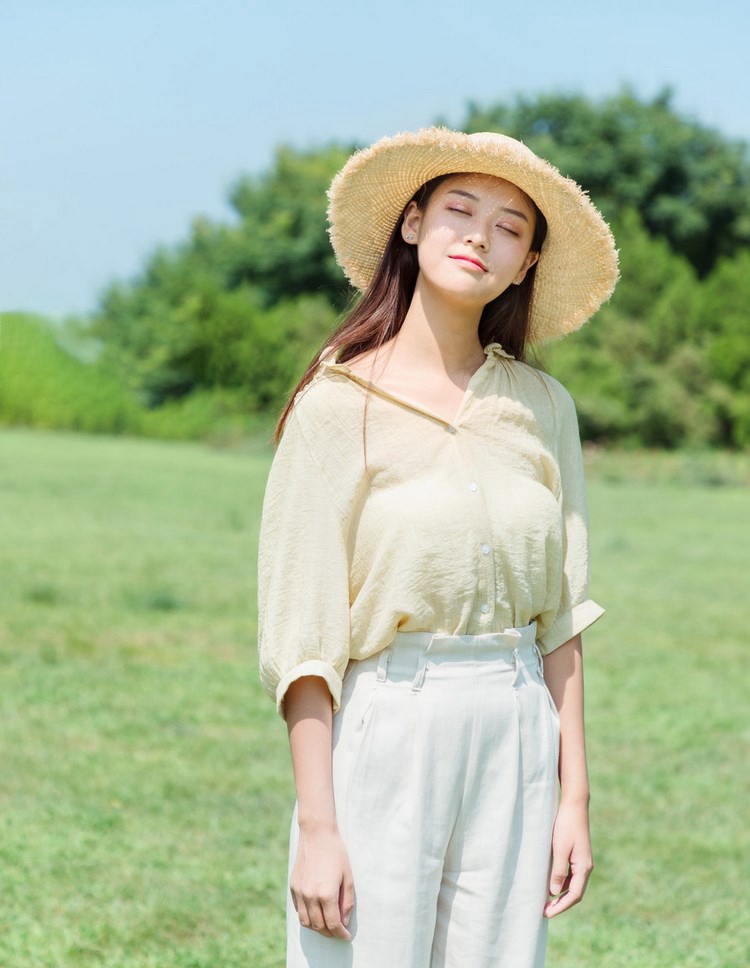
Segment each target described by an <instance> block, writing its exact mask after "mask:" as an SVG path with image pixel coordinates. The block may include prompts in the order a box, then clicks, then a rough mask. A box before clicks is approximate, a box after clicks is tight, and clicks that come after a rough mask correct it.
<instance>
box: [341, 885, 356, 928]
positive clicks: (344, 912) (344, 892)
mask: <svg viewBox="0 0 750 968" xmlns="http://www.w3.org/2000/svg"><path fill="white" fill-rule="evenodd" d="M339 910H340V912H341V923H342V924H343V925H344V927H347V928H348V927H349V919H350V918H351V916H352V911H353V910H354V881H353V880H352V877H351V874H349V873H347V874H344V878H343V880H342V881H341V890H340V891H339Z"/></svg>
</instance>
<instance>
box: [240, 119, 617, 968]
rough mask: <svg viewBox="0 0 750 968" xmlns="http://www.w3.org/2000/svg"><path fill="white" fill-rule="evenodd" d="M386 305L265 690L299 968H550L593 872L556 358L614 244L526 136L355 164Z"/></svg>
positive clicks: (273, 538)
mask: <svg viewBox="0 0 750 968" xmlns="http://www.w3.org/2000/svg"><path fill="white" fill-rule="evenodd" d="M329 218H330V223H331V229H330V233H331V240H332V243H333V247H334V250H335V253H336V256H337V259H338V261H339V263H340V265H341V266H342V267H343V268H344V271H345V272H346V274H347V276H348V277H349V279H350V280H351V281H352V282H353V284H354V285H355V286H356V287H357V288H358V289H360V290H362V292H363V296H362V298H361V300H360V301H359V303H358V304H357V306H356V307H355V309H354V310H353V311H352V312H351V313H350V315H349V316H348V318H347V319H346V320H345V321H344V322H343V324H342V325H341V326H340V327H339V328H338V329H337V331H336V332H335V333H334V334H333V335H332V336H331V337H330V339H329V340H328V341H327V345H326V347H325V348H324V349H323V350H322V351H321V352H320V354H318V356H317V357H316V358H315V359H314V360H313V362H312V363H311V365H310V367H309V368H308V370H307V372H306V373H305V374H304V376H303V378H302V379H301V380H300V383H299V385H298V386H297V388H296V389H295V391H294V393H293V394H292V396H291V397H290V401H289V403H288V404H287V406H286V408H285V410H284V412H283V413H282V415H281V418H280V421H279V426H278V428H277V443H278V448H277V451H276V454H275V458H274V461H273V465H272V468H271V472H270V475H269V479H268V485H267V490H266V496H265V501H264V506H263V518H262V525H261V536H260V554H259V606H260V608H259V628H260V634H259V651H260V663H261V677H262V681H263V683H264V685H265V687H266V689H267V691H268V692H269V694H270V695H271V696H272V697H273V698H274V699H275V701H276V704H277V708H278V710H279V712H280V713H281V715H282V716H284V717H285V719H286V721H287V725H288V730H289V737H290V744H291V753H292V761H293V768H294V779H295V784H296V790H297V805H296V807H295V812H294V816H293V819H292V830H291V843H290V853H289V858H290V866H289V878H290V880H289V884H290V891H289V897H288V901H289V907H288V912H287V913H288V916H287V923H288V945H287V965H288V966H290V968H344V966H348V968H467V966H471V968H500V966H502V968H539V966H541V965H543V963H544V953H545V944H546V924H547V919H548V918H550V917H553V916H555V915H556V914H559V913H561V912H562V911H565V910H566V909H568V908H569V907H571V906H572V905H573V904H575V903H577V902H578V901H579V900H580V899H581V896H582V895H583V892H584V890H585V888H586V883H587V880H588V877H589V874H590V872H591V869H592V857H591V847H590V840H589V824H588V800H589V787H588V779H587V771H586V757H585V749H584V731H583V679H582V655H581V632H582V631H583V630H584V629H585V628H587V627H588V626H589V625H590V624H591V623H592V622H594V621H595V620H596V619H597V618H598V617H599V616H600V615H601V613H602V609H601V608H600V607H599V606H598V605H597V604H596V603H595V602H593V601H592V600H591V599H589V598H588V559H587V525H586V504H585V495H584V485H583V472H582V461H581V450H580V442H579V437H578V428H577V422H576V414H575V409H574V406H573V403H572V401H571V398H570V396H569V395H568V393H567V392H566V391H565V390H564V388H563V387H562V386H561V385H560V384H559V383H558V382H557V381H556V380H554V379H553V378H552V377H550V376H548V375H547V374H545V373H543V372H540V371H539V370H537V369H535V368H533V367H531V366H530V365H528V364H527V363H525V362H524V358H525V353H526V347H527V345H528V344H529V343H532V342H540V341H543V340H546V339H552V338H555V337H559V336H561V335H564V334H565V333H567V332H570V331H572V330H574V329H577V328H578V327H579V326H581V325H582V324H583V323H584V322H585V321H586V319H587V318H588V317H589V316H591V315H592V313H594V312H595V310H596V309H597V308H598V307H599V305H600V304H601V303H602V302H603V301H604V300H605V299H606V298H608V297H609V295H610V293H611V291H612V289H613V287H614V285H615V282H616V279H617V255H616V250H615V248H614V243H613V239H612V236H611V233H610V232H609V229H608V228H607V226H606V224H605V223H604V221H603V220H602V218H601V216H600V215H599V213H598V212H597V211H596V209H595V208H594V207H593V205H592V204H591V203H590V201H589V200H588V198H587V197H586V195H585V194H584V193H583V192H582V191H581V189H580V188H579V187H578V186H577V185H576V184H575V183H573V182H571V181H569V180H568V179H565V178H563V177H562V176H561V175H560V174H559V172H558V171H557V170H556V169H555V168H553V167H552V166H551V165H549V164H548V163H547V162H545V161H543V160H541V159H540V158H538V157H537V156H536V155H534V154H533V153H532V152H531V151H530V150H529V149H527V148H526V147H525V146H524V145H522V144H521V143H520V142H517V141H515V140H513V139H511V138H508V137H505V136H503V135H500V134H493V133H485V134H474V135H465V134H462V133H459V132H453V131H449V130H447V129H441V128H432V129H428V130H425V131H420V132H416V133H408V134H402V135H398V136H396V137H394V138H385V139H383V140H381V141H379V142H377V143H376V144H375V145H373V146H372V147H371V148H369V149H367V150H365V151H362V152H359V153H357V154H355V155H354V156H353V157H352V158H351V159H350V160H349V161H348V163H347V164H346V166H345V167H344V168H343V169H342V171H341V172H340V173H339V174H338V175H337V177H336V179H335V180H334V182H333V185H332V187H331V191H330V208H329Z"/></svg>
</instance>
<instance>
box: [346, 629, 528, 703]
mask: <svg viewBox="0 0 750 968" xmlns="http://www.w3.org/2000/svg"><path fill="white" fill-rule="evenodd" d="M536 630H537V625H536V622H532V623H531V624H530V625H524V626H522V627H520V628H509V629H504V630H503V631H502V632H482V633H480V634H478V635H447V634H443V633H439V632H396V633H395V635H394V637H393V639H392V640H391V642H390V644H389V645H388V646H386V648H385V649H383V651H382V652H380V653H377V654H376V655H374V656H372V657H371V658H370V659H369V660H368V659H365V660H364V662H366V663H369V662H372V663H373V664H376V665H377V678H378V679H380V680H382V681H385V679H386V678H387V679H396V680H398V679H412V685H413V688H414V689H415V690H418V689H420V688H421V687H422V684H423V683H424V679H425V674H426V672H427V670H428V668H429V667H431V666H442V665H445V666H450V665H451V664H452V663H457V664H458V663H464V664H465V663H471V664H472V665H476V663H478V662H491V661H495V662H497V661H499V662H501V663H503V664H506V665H507V666H508V667H509V668H510V669H512V670H513V672H514V673H515V678H514V684H516V683H517V682H518V679H519V675H520V674H521V670H522V669H529V670H531V669H535V670H537V671H538V672H539V674H540V675H542V676H543V663H542V653H541V651H540V649H539V647H538V645H537V644H536Z"/></svg>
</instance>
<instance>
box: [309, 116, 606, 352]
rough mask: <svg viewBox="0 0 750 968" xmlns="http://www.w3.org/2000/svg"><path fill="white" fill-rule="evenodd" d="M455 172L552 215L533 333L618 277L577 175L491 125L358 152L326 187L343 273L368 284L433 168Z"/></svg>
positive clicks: (558, 329) (540, 334)
mask: <svg viewBox="0 0 750 968" xmlns="http://www.w3.org/2000/svg"><path fill="white" fill-rule="evenodd" d="M458 172H467V173H468V172H479V173H481V174H486V175H496V176H497V177H499V178H504V179H506V180H507V181H509V182H512V183H513V184H514V185H517V186H518V187H519V188H521V189H522V190H523V191H524V192H526V194H527V195H529V196H530V197H531V198H533V200H534V201H535V202H536V204H537V206H538V207H539V209H540V210H541V211H542V212H543V213H544V216H545V218H546V219H547V225H548V231H547V238H546V240H545V242H544V245H543V246H542V254H541V256H540V258H539V262H538V263H537V267H536V278H535V280H534V296H533V302H532V308H531V318H530V321H529V336H528V339H529V342H535V343H541V342H544V341H546V340H550V339H556V338H559V337H560V336H564V335H565V334H566V333H570V332H573V330H576V329H578V328H579V327H580V326H582V325H583V324H584V323H585V322H586V320H587V319H589V317H590V316H592V315H593V314H594V313H595V312H596V310H597V309H598V308H599V307H600V306H601V304H602V303H603V302H604V301H605V300H607V299H608V298H609V297H610V295H611V294H612V290H613V289H614V287H615V283H616V282H617V278H618V269H617V249H616V248H615V242H614V239H613V237H612V233H611V232H610V230H609V226H608V225H607V223H606V222H605V221H604V219H603V218H602V216H601V214H600V213H599V212H598V211H597V209H596V208H595V207H594V205H593V204H592V202H591V200H590V199H589V197H588V195H587V194H586V193H585V192H584V191H583V189H582V188H581V187H580V186H579V185H577V184H576V183H575V182H574V181H572V180H571V179H569V178H565V177H563V175H561V174H560V172H559V171H558V170H557V168H555V167H554V166H553V165H551V164H550V163H549V162H547V161H544V160H543V159H541V158H539V157H538V156H537V155H535V154H534V152H533V151H531V150H530V149H529V148H527V147H526V145H524V144H522V143H521V142H520V141H516V140H515V138H509V137H507V135H503V134H497V133H496V132H493V131H484V132H480V133H478V134H463V133H462V132H459V131H451V130H450V129H448V128H425V129H424V130H422V131H416V132H405V133H403V134H397V135H395V136H394V137H390V138H381V140H380V141H377V142H376V143H375V144H374V145H372V146H371V147H370V148H365V149H364V150H362V151H358V152H357V153H356V154H354V155H352V157H351V158H350V159H349V160H348V161H347V163H346V164H345V165H344V167H343V168H342V169H341V171H340V172H339V173H338V175H336V177H335V178H334V180H333V182H332V184H331V188H330V190H329V192H328V198H329V205H328V220H329V223H330V228H329V234H330V237H331V243H332V245H333V249H334V252H335V253H336V259H337V261H338V263H339V265H340V266H341V267H342V268H343V270H344V272H345V273H346V276H347V278H348V279H349V280H350V281H351V282H352V284H353V285H354V286H355V287H356V288H357V289H361V290H364V289H366V288H367V286H368V285H369V284H370V282H371V281H372V278H373V276H374V274H375V271H376V269H377V267H378V265H379V263H380V260H381V258H382V256H383V252H384V250H385V246H386V243H387V242H388V239H389V237H390V234H391V232H392V231H393V228H394V227H395V225H396V223H397V222H398V219H399V216H400V215H401V213H402V211H403V210H404V208H405V206H406V203H407V202H408V201H409V199H410V198H412V196H413V195H414V193H415V192H416V191H417V189H418V188H419V187H420V186H421V185H423V184H424V183H425V182H427V181H429V180H430V179H431V178H435V177H436V176H438V175H447V174H451V173H458Z"/></svg>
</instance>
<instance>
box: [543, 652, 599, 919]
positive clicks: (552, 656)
mask: <svg viewBox="0 0 750 968" xmlns="http://www.w3.org/2000/svg"><path fill="white" fill-rule="evenodd" d="M544 678H545V681H546V683H547V686H548V687H549V691H550V693H551V694H552V698H553V700H554V702H555V706H557V709H558V712H559V714H560V767H559V774H560V803H559V806H558V810H557V816H556V818H555V826H554V831H553V835H552V876H551V878H550V891H549V892H550V894H551V895H553V896H552V898H551V899H550V900H549V901H548V902H547V904H546V905H545V908H544V914H545V916H546V917H548V918H552V917H554V916H555V915H556V914H561V913H562V912H563V911H567V909H568V908H570V907H572V906H573V905H574V904H577V903H578V902H579V901H580V900H581V898H582V897H583V893H584V891H585V890H586V885H587V883H588V879H589V876H590V875H591V871H592V870H593V867H594V862H593V859H592V856H591V835H590V833H589V780H588V770H587V768H586V744H585V739H584V726H583V646H582V643H581V636H580V634H579V635H575V636H574V637H573V638H572V639H569V640H568V641H567V642H565V643H564V644H563V645H561V646H560V647H559V648H557V649H555V650H554V651H553V652H550V653H549V654H548V655H546V656H545V657H544Z"/></svg>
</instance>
